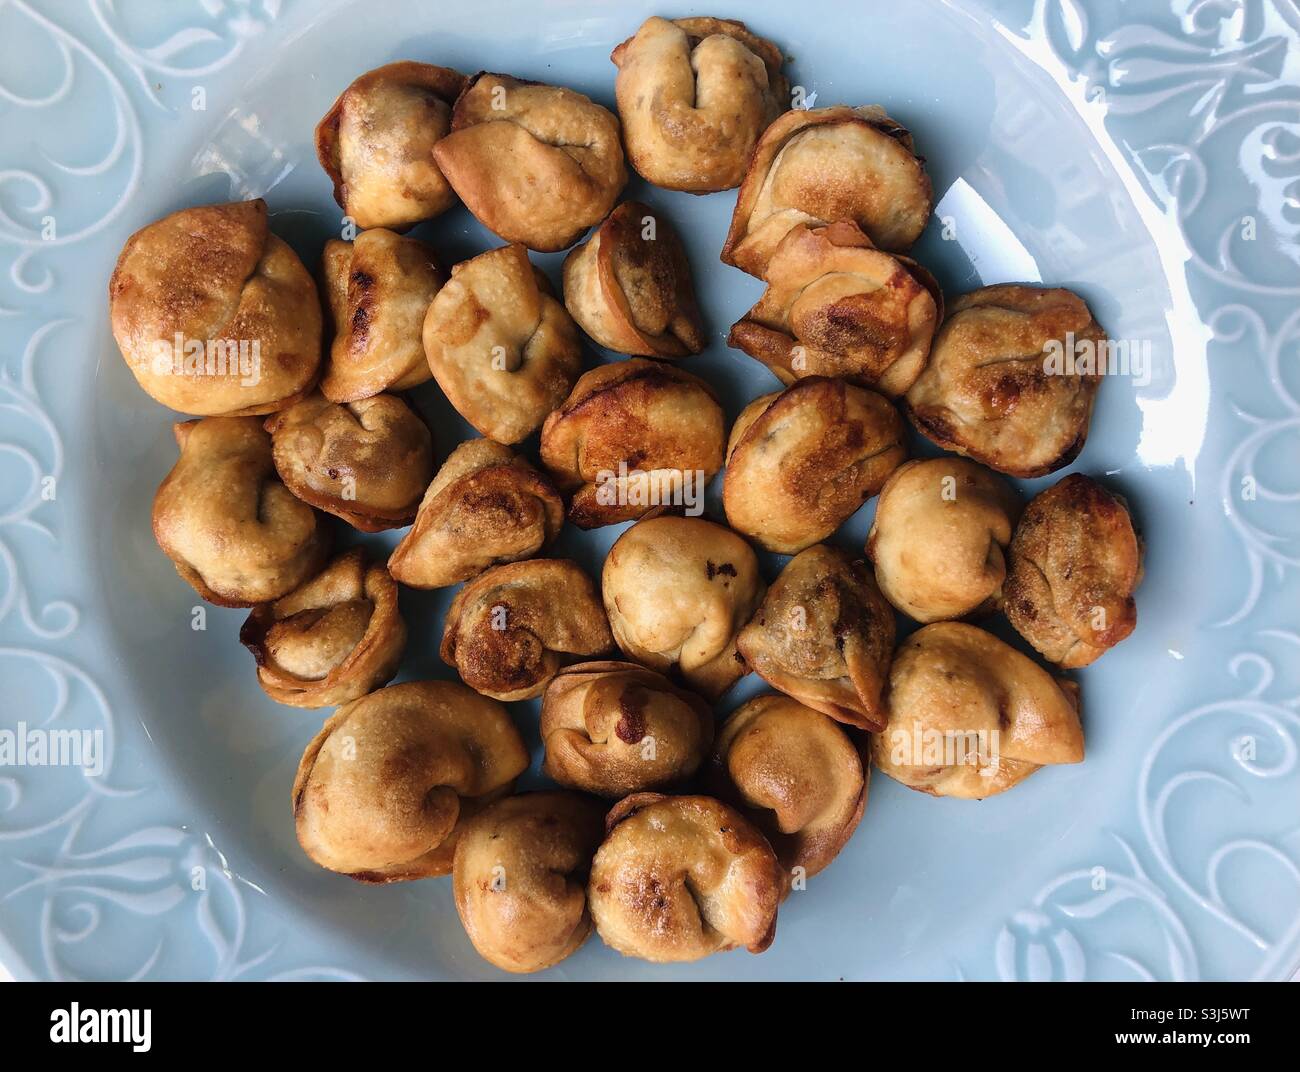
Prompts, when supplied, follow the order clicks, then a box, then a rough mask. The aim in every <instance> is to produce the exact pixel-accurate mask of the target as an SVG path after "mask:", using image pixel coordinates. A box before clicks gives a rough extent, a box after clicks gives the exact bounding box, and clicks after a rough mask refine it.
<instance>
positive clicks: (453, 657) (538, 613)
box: [440, 558, 614, 700]
mask: <svg viewBox="0 0 1300 1072" xmlns="http://www.w3.org/2000/svg"><path fill="white" fill-rule="evenodd" d="M613 647H614V638H613V637H612V636H610V632H609V622H608V620H607V619H606V617H605V610H604V608H603V607H602V606H601V605H600V598H599V596H597V594H596V586H595V585H594V584H592V582H591V578H590V577H588V576H587V575H586V574H585V573H583V572H582V570H581V569H579V568H578V567H577V566H576V565H574V563H572V562H570V561H568V560H567V559H562V558H551V559H547V558H533V559H529V560H527V561H525V562H511V563H509V564H508V565H504V566H494V567H493V568H492V569H490V570H488V571H487V572H486V573H482V574H480V575H479V576H478V577H476V578H475V579H474V580H472V581H470V582H469V583H468V584H466V585H465V587H464V588H462V589H461V590H460V591H459V592H457V593H456V598H455V599H453V600H452V601H451V607H450V609H448V611H447V621H446V624H445V626H444V628H443V633H442V647H441V649H440V654H441V655H442V659H443V662H445V663H447V665H448V666H454V667H455V668H456V669H457V670H458V671H459V672H460V676H461V677H462V678H463V679H464V681H465V684H467V685H469V686H470V688H473V689H477V690H478V691H479V692H481V693H483V695H485V696H491V697H494V698H495V699H498V700H531V699H532V698H533V697H534V696H540V695H541V694H542V692H543V691H544V690H545V688H546V685H547V683H548V682H549V681H550V680H551V678H553V677H554V676H555V674H556V672H557V671H558V670H559V669H560V667H562V666H564V665H566V664H567V663H571V662H574V661H575V659H576V658H578V657H588V658H589V657H590V656H593V655H602V654H604V653H605V652H608V651H609V650H611V649H612V648H613Z"/></svg>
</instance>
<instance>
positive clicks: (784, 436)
mask: <svg viewBox="0 0 1300 1072" xmlns="http://www.w3.org/2000/svg"><path fill="white" fill-rule="evenodd" d="M906 457H907V447H906V446H905V445H904V442H903V421H902V418H901V417H899V415H898V411H897V410H896V409H894V407H893V406H892V405H891V404H890V403H889V400H888V399H886V398H883V397H881V396H880V395H878V394H876V393H875V392H874V391H868V390H867V389H866V388H864V387H855V386H854V385H853V384H850V383H845V382H844V381H843V380H831V379H825V378H823V377H809V378H808V379H806V380H800V381H798V382H797V383H796V384H795V385H794V386H793V387H787V388H786V389H785V390H784V391H781V392H779V393H776V394H770V395H763V396H762V397H761V398H756V399H754V401H753V402H751V403H750V404H749V405H748V406H746V407H745V408H744V409H743V410H742V411H741V414H740V416H739V417H737V418H736V423H735V424H734V425H732V427H731V439H730V441H729V442H728V443H727V475H726V479H725V480H724V482H723V490H722V500H723V506H724V508H725V509H726V511H727V523H728V524H730V525H731V527H732V528H734V529H735V530H736V531H737V532H742V533H744V534H745V535H746V536H749V537H751V538H752V539H754V540H756V541H757V542H758V543H759V544H761V545H762V546H763V547H765V548H767V550H769V551H779V552H781V553H783V554H794V553H795V552H796V551H802V550H803V549H804V548H805V547H811V546H812V545H813V544H815V543H817V542H819V541H821V540H824V539H826V537H827V536H829V535H830V534H831V533H832V532H834V531H835V530H836V529H837V528H839V527H840V525H842V524H843V523H844V522H845V521H847V520H848V519H849V518H850V517H851V516H852V515H853V514H854V513H856V512H857V510H858V508H859V507H860V506H861V505H862V504H863V503H864V502H866V501H867V500H868V499H869V498H871V496H873V495H875V494H876V492H878V491H879V490H880V488H881V487H882V486H883V485H884V483H885V480H886V479H887V478H888V477H889V474H890V473H892V472H893V471H894V469H895V468H897V466H898V465H899V464H900V463H901V462H902V461H903V459H904V458H906Z"/></svg>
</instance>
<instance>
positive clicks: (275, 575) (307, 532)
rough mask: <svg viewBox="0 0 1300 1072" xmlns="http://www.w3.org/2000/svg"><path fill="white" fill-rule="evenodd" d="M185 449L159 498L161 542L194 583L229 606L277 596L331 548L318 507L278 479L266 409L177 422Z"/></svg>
mask: <svg viewBox="0 0 1300 1072" xmlns="http://www.w3.org/2000/svg"><path fill="white" fill-rule="evenodd" d="M173 430H174V432H175V435H176V442H177V444H178V445H179V447H180V451H181V455H180V458H179V459H178V460H177V462H176V465H175V466H173V468H172V471H171V472H170V473H168V474H167V477H166V479H164V480H163V482H162V484H161V485H160V486H159V488H158V492H157V494H156V495H155V496H154V500H153V533H154V538H155V539H156V540H157V541H158V546H159V547H161V548H162V549H163V552H164V553H165V554H166V555H167V557H168V558H170V559H171V560H172V563H173V564H174V565H175V566H176V572H177V573H179V574H180V575H181V577H183V578H184V579H185V580H186V581H187V582H188V583H189V584H190V585H192V586H193V588H194V590H195V591H196V592H198V593H199V595H201V596H202V597H203V598H204V599H206V600H208V601H209V602H210V603H216V604H217V605H218V606H222V607H251V606H253V605H254V604H255V603H265V602H267V601H268V600H272V599H279V598H280V597H281V596H283V595H287V594H288V593H289V592H292V591H293V590H294V589H295V588H297V587H298V586H299V585H300V584H302V583H303V582H304V581H306V580H307V579H308V578H310V577H312V576H314V575H315V573H316V572H317V571H318V570H319V569H320V567H321V565H322V563H324V561H325V556H326V554H327V553H328V551H329V538H328V533H327V531H326V529H325V528H324V526H323V525H322V524H321V519H320V515H319V514H317V513H316V511H314V510H313V509H312V508H311V507H310V506H308V505H307V504H306V503H305V502H303V501H302V500H300V499H298V498H297V497H295V496H294V495H293V493H292V492H290V491H289V489H288V488H286V487H285V486H284V485H283V484H282V483H280V481H279V480H277V479H276V475H275V466H274V464H273V463H272V461H271V437H270V436H269V435H268V434H267V433H266V431H265V430H264V429H263V428H262V421H261V418H259V417H207V418H205V419H203V420H201V421H185V422H183V423H180V424H177V425H175V426H173Z"/></svg>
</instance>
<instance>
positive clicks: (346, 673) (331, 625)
mask: <svg viewBox="0 0 1300 1072" xmlns="http://www.w3.org/2000/svg"><path fill="white" fill-rule="evenodd" d="M397 604H398V600H397V585H396V584H395V583H393V578H392V577H390V576H389V575H388V571H387V570H386V569H384V567H383V566H380V565H373V564H370V565H368V564H367V563H366V556H365V552H364V551H362V549H361V548H359V547H354V548H352V549H351V550H349V551H344V552H343V553H342V554H340V555H338V556H337V557H336V558H335V559H334V560H333V561H331V562H330V563H329V564H328V565H327V566H326V567H325V568H324V569H323V570H321V572H320V573H318V574H316V576H315V577H313V578H312V579H311V580H309V581H307V582H306V583H305V584H303V585H301V586H299V587H298V588H296V589H294V591H292V592H290V593H289V594H288V595H287V596H281V597H280V598H279V599H277V600H275V601H274V602H272V603H261V604H259V605H258V606H256V607H254V608H253V613H252V614H250V615H249V616H248V619H247V620H246V621H245V622H244V626H243V628H242V629H241V630H240V631H239V640H240V643H241V644H243V645H244V647H246V648H247V649H248V650H249V651H250V652H252V653H253V658H254V659H256V660H257V681H258V684H259V685H261V686H262V689H263V690H264V691H265V692H266V694H267V695H268V696H270V697H271V699H273V700H275V701H276V702H277V703H282V704H288V705H290V706H291V707H337V706H338V705H339V704H345V703H347V702H349V701H350V700H355V699H357V697H359V696H364V695H365V694H366V693H368V692H372V691H373V690H375V689H377V688H379V687H380V686H382V685H386V684H387V683H388V682H389V681H391V680H392V678H393V675H394V674H396V673H397V666H398V663H399V662H400V661H401V658H402V652H403V650H404V649H405V648H406V624H405V622H403V620H402V615H401V613H400V612H399V610H398V605H397Z"/></svg>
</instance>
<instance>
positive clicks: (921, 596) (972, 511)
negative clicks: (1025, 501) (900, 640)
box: [867, 457, 1021, 622]
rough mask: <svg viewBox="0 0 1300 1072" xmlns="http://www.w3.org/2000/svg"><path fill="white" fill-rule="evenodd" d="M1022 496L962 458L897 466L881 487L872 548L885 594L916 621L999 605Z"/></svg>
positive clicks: (870, 536) (869, 549) (957, 615)
mask: <svg viewBox="0 0 1300 1072" xmlns="http://www.w3.org/2000/svg"><path fill="white" fill-rule="evenodd" d="M1020 506H1021V504H1020V498H1019V496H1018V495H1017V494H1016V492H1015V491H1014V489H1012V487H1011V485H1009V484H1008V483H1007V482H1006V481H1005V480H1003V479H1002V478H1001V477H999V476H998V475H997V474H996V473H991V472H989V471H988V470H987V469H985V468H984V467H983V466H980V465H976V464H975V463H974V462H971V461H967V460H966V459H965V458H952V457H944V458H925V459H918V460H916V461H910V462H907V463H906V464H905V465H900V466H899V467H898V468H897V469H895V470H894V472H893V474H892V475H891V476H890V478H889V480H887V481H886V482H885V486H884V488H882V489H881V492H880V501H879V502H878V503H877V504H876V516H875V519H874V520H873V521H872V524H871V532H870V533H869V534H868V535H867V554H868V556H870V558H871V560H872V562H873V563H874V564H875V567H876V580H877V581H878V582H879V584H880V590H881V591H882V592H884V593H885V596H886V598H887V599H888V600H889V601H890V603H892V604H893V605H894V606H895V607H897V608H898V609H899V610H900V611H902V612H903V613H904V614H906V615H908V616H909V617H911V618H915V619H916V620H917V621H918V622H936V621H942V620H944V619H948V618H961V617H964V616H965V615H967V614H972V613H982V612H987V611H992V610H995V609H997V607H999V606H1000V605H1001V603H1002V584H1003V581H1004V580H1005V578H1006V573H1007V564H1006V557H1005V555H1006V548H1007V544H1008V543H1010V542H1011V533H1012V530H1013V529H1014V527H1015V524H1016V519H1017V518H1018V517H1019V516H1020Z"/></svg>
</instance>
